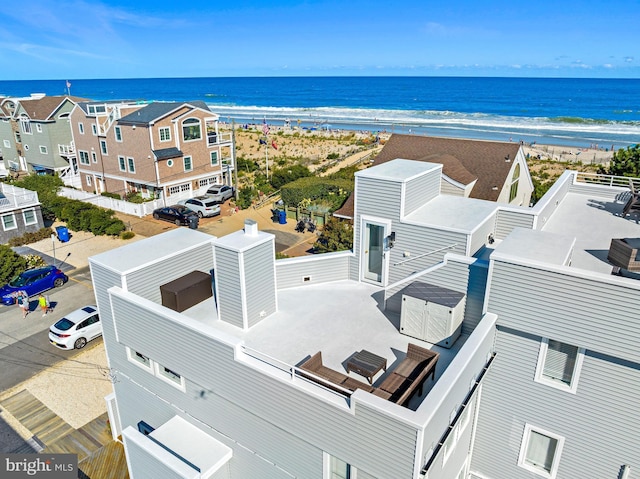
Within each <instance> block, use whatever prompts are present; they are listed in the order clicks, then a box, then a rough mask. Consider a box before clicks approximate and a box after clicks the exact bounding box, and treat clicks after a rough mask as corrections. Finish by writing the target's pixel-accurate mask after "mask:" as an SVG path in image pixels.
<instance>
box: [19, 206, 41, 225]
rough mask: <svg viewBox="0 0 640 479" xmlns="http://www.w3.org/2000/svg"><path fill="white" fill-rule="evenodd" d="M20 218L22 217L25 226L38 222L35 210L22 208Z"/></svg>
mask: <svg viewBox="0 0 640 479" xmlns="http://www.w3.org/2000/svg"><path fill="white" fill-rule="evenodd" d="M22 218H23V219H24V224H25V226H29V225H35V224H36V223H37V222H38V218H37V217H36V212H35V211H34V210H24V211H23V212H22Z"/></svg>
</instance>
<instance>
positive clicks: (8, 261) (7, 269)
mask: <svg viewBox="0 0 640 479" xmlns="http://www.w3.org/2000/svg"><path fill="white" fill-rule="evenodd" d="M26 267H27V260H26V259H24V258H23V257H22V256H20V255H19V254H18V253H16V252H15V251H13V250H12V249H11V248H10V247H9V246H7V245H5V244H0V284H5V283H7V282H9V280H10V279H11V278H13V277H14V276H15V275H17V274H20V273H22V272H23V271H24V270H25V269H26Z"/></svg>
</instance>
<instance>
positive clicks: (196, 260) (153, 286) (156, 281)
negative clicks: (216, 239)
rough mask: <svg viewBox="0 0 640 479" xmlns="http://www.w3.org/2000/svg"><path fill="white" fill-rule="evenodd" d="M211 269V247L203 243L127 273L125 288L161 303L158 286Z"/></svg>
mask: <svg viewBox="0 0 640 479" xmlns="http://www.w3.org/2000/svg"><path fill="white" fill-rule="evenodd" d="M212 269H213V247H212V246H211V244H203V245H200V246H197V247H195V248H192V249H190V250H186V251H181V252H180V254H179V255H175V256H170V257H163V258H159V259H158V261H156V262H154V263H153V264H149V265H147V266H145V267H143V268H139V269H137V270H135V271H131V272H128V273H127V290H128V291H131V292H132V293H135V294H137V295H138V296H142V297H143V298H146V299H148V300H150V301H154V302H156V303H162V297H161V295H160V286H161V285H163V284H166V283H169V282H170V281H173V280H174V279H177V278H180V277H181V276H184V275H185V274H188V273H191V272H192V271H202V272H204V273H209V272H210V271H211V270H212Z"/></svg>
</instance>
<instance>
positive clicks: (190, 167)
mask: <svg viewBox="0 0 640 479" xmlns="http://www.w3.org/2000/svg"><path fill="white" fill-rule="evenodd" d="M191 170H193V165H192V164H191V157H190V156H185V157H184V171H191Z"/></svg>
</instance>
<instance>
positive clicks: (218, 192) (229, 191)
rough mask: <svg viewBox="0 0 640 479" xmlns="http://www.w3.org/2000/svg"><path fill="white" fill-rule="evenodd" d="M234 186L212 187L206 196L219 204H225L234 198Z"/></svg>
mask: <svg viewBox="0 0 640 479" xmlns="http://www.w3.org/2000/svg"><path fill="white" fill-rule="evenodd" d="M233 193H234V189H233V186H228V185H211V186H210V187H209V188H208V189H207V193H206V195H207V196H209V197H210V198H213V199H214V200H216V201H217V202H219V203H224V202H225V201H227V200H228V199H229V198H231V197H232V196H233Z"/></svg>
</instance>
